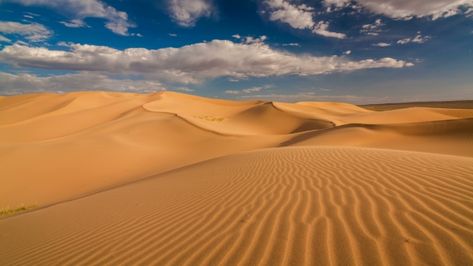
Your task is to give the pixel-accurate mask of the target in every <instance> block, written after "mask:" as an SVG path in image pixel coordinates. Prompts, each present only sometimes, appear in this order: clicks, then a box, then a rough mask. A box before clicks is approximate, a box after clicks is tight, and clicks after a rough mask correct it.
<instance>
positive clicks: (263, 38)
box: [243, 35, 268, 44]
mask: <svg viewBox="0 0 473 266" xmlns="http://www.w3.org/2000/svg"><path fill="white" fill-rule="evenodd" d="M267 39H268V37H267V36H266V35H262V36H260V37H252V36H246V37H244V38H243V43H245V44H258V43H264V41H266V40H267Z"/></svg>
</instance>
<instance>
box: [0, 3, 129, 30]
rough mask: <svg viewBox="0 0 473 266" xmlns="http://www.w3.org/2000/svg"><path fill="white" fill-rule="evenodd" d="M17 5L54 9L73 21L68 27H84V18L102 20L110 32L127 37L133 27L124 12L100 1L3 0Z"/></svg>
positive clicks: (68, 23)
mask: <svg viewBox="0 0 473 266" xmlns="http://www.w3.org/2000/svg"><path fill="white" fill-rule="evenodd" d="M4 1H8V2H13V3H18V4H22V5H25V6H45V7H49V8H52V9H55V10H57V11H59V12H61V13H63V14H65V15H70V16H72V17H73V19H72V20H71V21H70V22H67V25H66V24H65V23H63V24H64V25H66V26H68V27H71V26H72V27H79V26H85V25H86V24H85V23H84V22H83V20H84V19H86V18H103V19H106V20H107V23H106V24H105V27H106V28H107V29H109V30H111V31H112V32H114V33H116V34H119V35H124V36H127V35H129V34H128V29H129V28H131V27H134V25H133V23H131V22H129V21H128V15H127V13H125V12H122V11H118V10H116V9H115V8H114V7H112V6H110V5H107V4H106V3H104V2H102V1H100V0H4Z"/></svg>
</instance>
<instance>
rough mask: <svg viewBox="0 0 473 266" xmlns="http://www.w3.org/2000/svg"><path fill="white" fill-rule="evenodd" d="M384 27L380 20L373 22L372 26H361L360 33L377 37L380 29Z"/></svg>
mask: <svg viewBox="0 0 473 266" xmlns="http://www.w3.org/2000/svg"><path fill="white" fill-rule="evenodd" d="M383 26H384V23H383V21H382V20H381V19H377V20H375V22H373V23H372V24H365V25H363V26H361V33H364V34H366V35H371V36H378V35H379V33H380V32H381V31H382V30H381V27H383Z"/></svg>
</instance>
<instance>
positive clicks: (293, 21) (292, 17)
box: [264, 0, 346, 39]
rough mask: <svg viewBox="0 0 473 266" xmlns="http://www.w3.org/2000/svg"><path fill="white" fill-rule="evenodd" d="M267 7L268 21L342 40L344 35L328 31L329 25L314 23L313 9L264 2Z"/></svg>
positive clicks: (270, 0) (276, 1)
mask: <svg viewBox="0 0 473 266" xmlns="http://www.w3.org/2000/svg"><path fill="white" fill-rule="evenodd" d="M264 3H265V5H266V6H267V7H268V13H269V19H270V20H271V21H279V22H282V23H286V24H289V26H291V27H292V28H294V29H299V30H303V29H308V30H311V31H312V32H313V33H315V34H318V35H321V36H324V37H329V38H337V39H344V38H346V35H345V34H343V33H338V32H331V31H329V29H328V28H329V23H328V22H326V21H320V22H318V23H316V22H315V21H314V19H313V16H314V9H313V8H312V7H309V6H307V5H304V4H301V5H296V4H292V3H290V2H289V1H287V0H265V2H264Z"/></svg>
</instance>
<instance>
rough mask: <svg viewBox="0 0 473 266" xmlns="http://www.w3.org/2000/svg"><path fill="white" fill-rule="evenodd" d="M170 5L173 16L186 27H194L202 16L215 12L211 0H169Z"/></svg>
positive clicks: (208, 15)
mask: <svg viewBox="0 0 473 266" xmlns="http://www.w3.org/2000/svg"><path fill="white" fill-rule="evenodd" d="M168 5H169V12H170V13H171V17H172V18H173V19H174V20H175V21H176V22H177V23H178V24H179V25H181V26H184V27H192V26H194V25H195V23H196V22H197V20H199V19H200V18H201V17H210V16H211V15H212V14H213V13H214V12H215V8H214V6H213V3H212V1H211V0H169V3H168Z"/></svg>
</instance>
